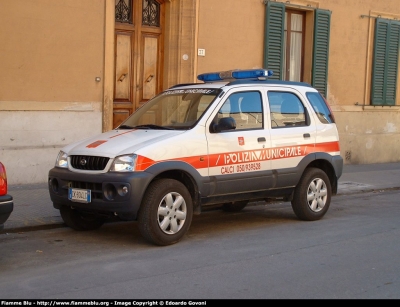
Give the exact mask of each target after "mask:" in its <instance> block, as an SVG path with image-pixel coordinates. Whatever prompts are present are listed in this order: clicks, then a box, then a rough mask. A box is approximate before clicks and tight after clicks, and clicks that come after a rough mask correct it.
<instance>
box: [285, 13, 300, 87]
mask: <svg viewBox="0 0 400 307" xmlns="http://www.w3.org/2000/svg"><path fill="white" fill-rule="evenodd" d="M304 18H305V13H304V12H300V11H292V10H286V12H285V31H284V32H285V37H284V45H283V50H284V52H283V80H288V81H302V75H303V72H302V68H303V63H304V48H303V46H304Z"/></svg>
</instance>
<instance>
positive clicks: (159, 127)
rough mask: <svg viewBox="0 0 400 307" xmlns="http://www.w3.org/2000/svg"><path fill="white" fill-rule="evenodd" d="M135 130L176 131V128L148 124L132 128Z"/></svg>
mask: <svg viewBox="0 0 400 307" xmlns="http://www.w3.org/2000/svg"><path fill="white" fill-rule="evenodd" d="M132 128H133V129H156V130H157V129H162V130H175V129H174V128H170V127H164V126H158V125H152V124H147V125H138V126H135V127H132Z"/></svg>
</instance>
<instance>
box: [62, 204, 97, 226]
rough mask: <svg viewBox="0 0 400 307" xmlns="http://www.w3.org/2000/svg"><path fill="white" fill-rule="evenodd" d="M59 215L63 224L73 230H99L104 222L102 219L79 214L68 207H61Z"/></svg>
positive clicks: (82, 213) (87, 214) (91, 215)
mask: <svg viewBox="0 0 400 307" xmlns="http://www.w3.org/2000/svg"><path fill="white" fill-rule="evenodd" d="M60 214H61V217H62V219H63V221H64V223H65V224H67V226H68V227H71V228H72V229H75V230H95V229H98V228H100V227H101V226H102V225H103V224H104V222H105V219H103V218H100V217H97V216H95V215H93V214H89V213H84V212H80V211H79V210H77V209H73V208H71V207H68V206H62V207H61V208H60Z"/></svg>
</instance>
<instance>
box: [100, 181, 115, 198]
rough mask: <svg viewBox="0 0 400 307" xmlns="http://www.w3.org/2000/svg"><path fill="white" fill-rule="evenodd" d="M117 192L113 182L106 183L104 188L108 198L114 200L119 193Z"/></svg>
mask: <svg viewBox="0 0 400 307" xmlns="http://www.w3.org/2000/svg"><path fill="white" fill-rule="evenodd" d="M116 192H117V191H116V190H115V187H114V186H113V185H112V184H106V185H105V186H104V188H103V194H104V197H105V198H106V199H107V200H114V198H115V195H116V194H117V193H116Z"/></svg>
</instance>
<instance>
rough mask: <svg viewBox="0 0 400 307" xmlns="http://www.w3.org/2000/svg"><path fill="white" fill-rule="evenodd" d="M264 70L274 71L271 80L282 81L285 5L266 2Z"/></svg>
mask: <svg viewBox="0 0 400 307" xmlns="http://www.w3.org/2000/svg"><path fill="white" fill-rule="evenodd" d="M265 10H266V11H265V16H266V20H265V46H264V68H266V69H270V70H273V71H274V74H273V75H272V77H269V79H272V80H282V75H283V73H282V69H283V45H284V25H285V24H284V22H285V5H284V4H283V3H279V2H269V1H268V2H267V5H266V8H265Z"/></svg>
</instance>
